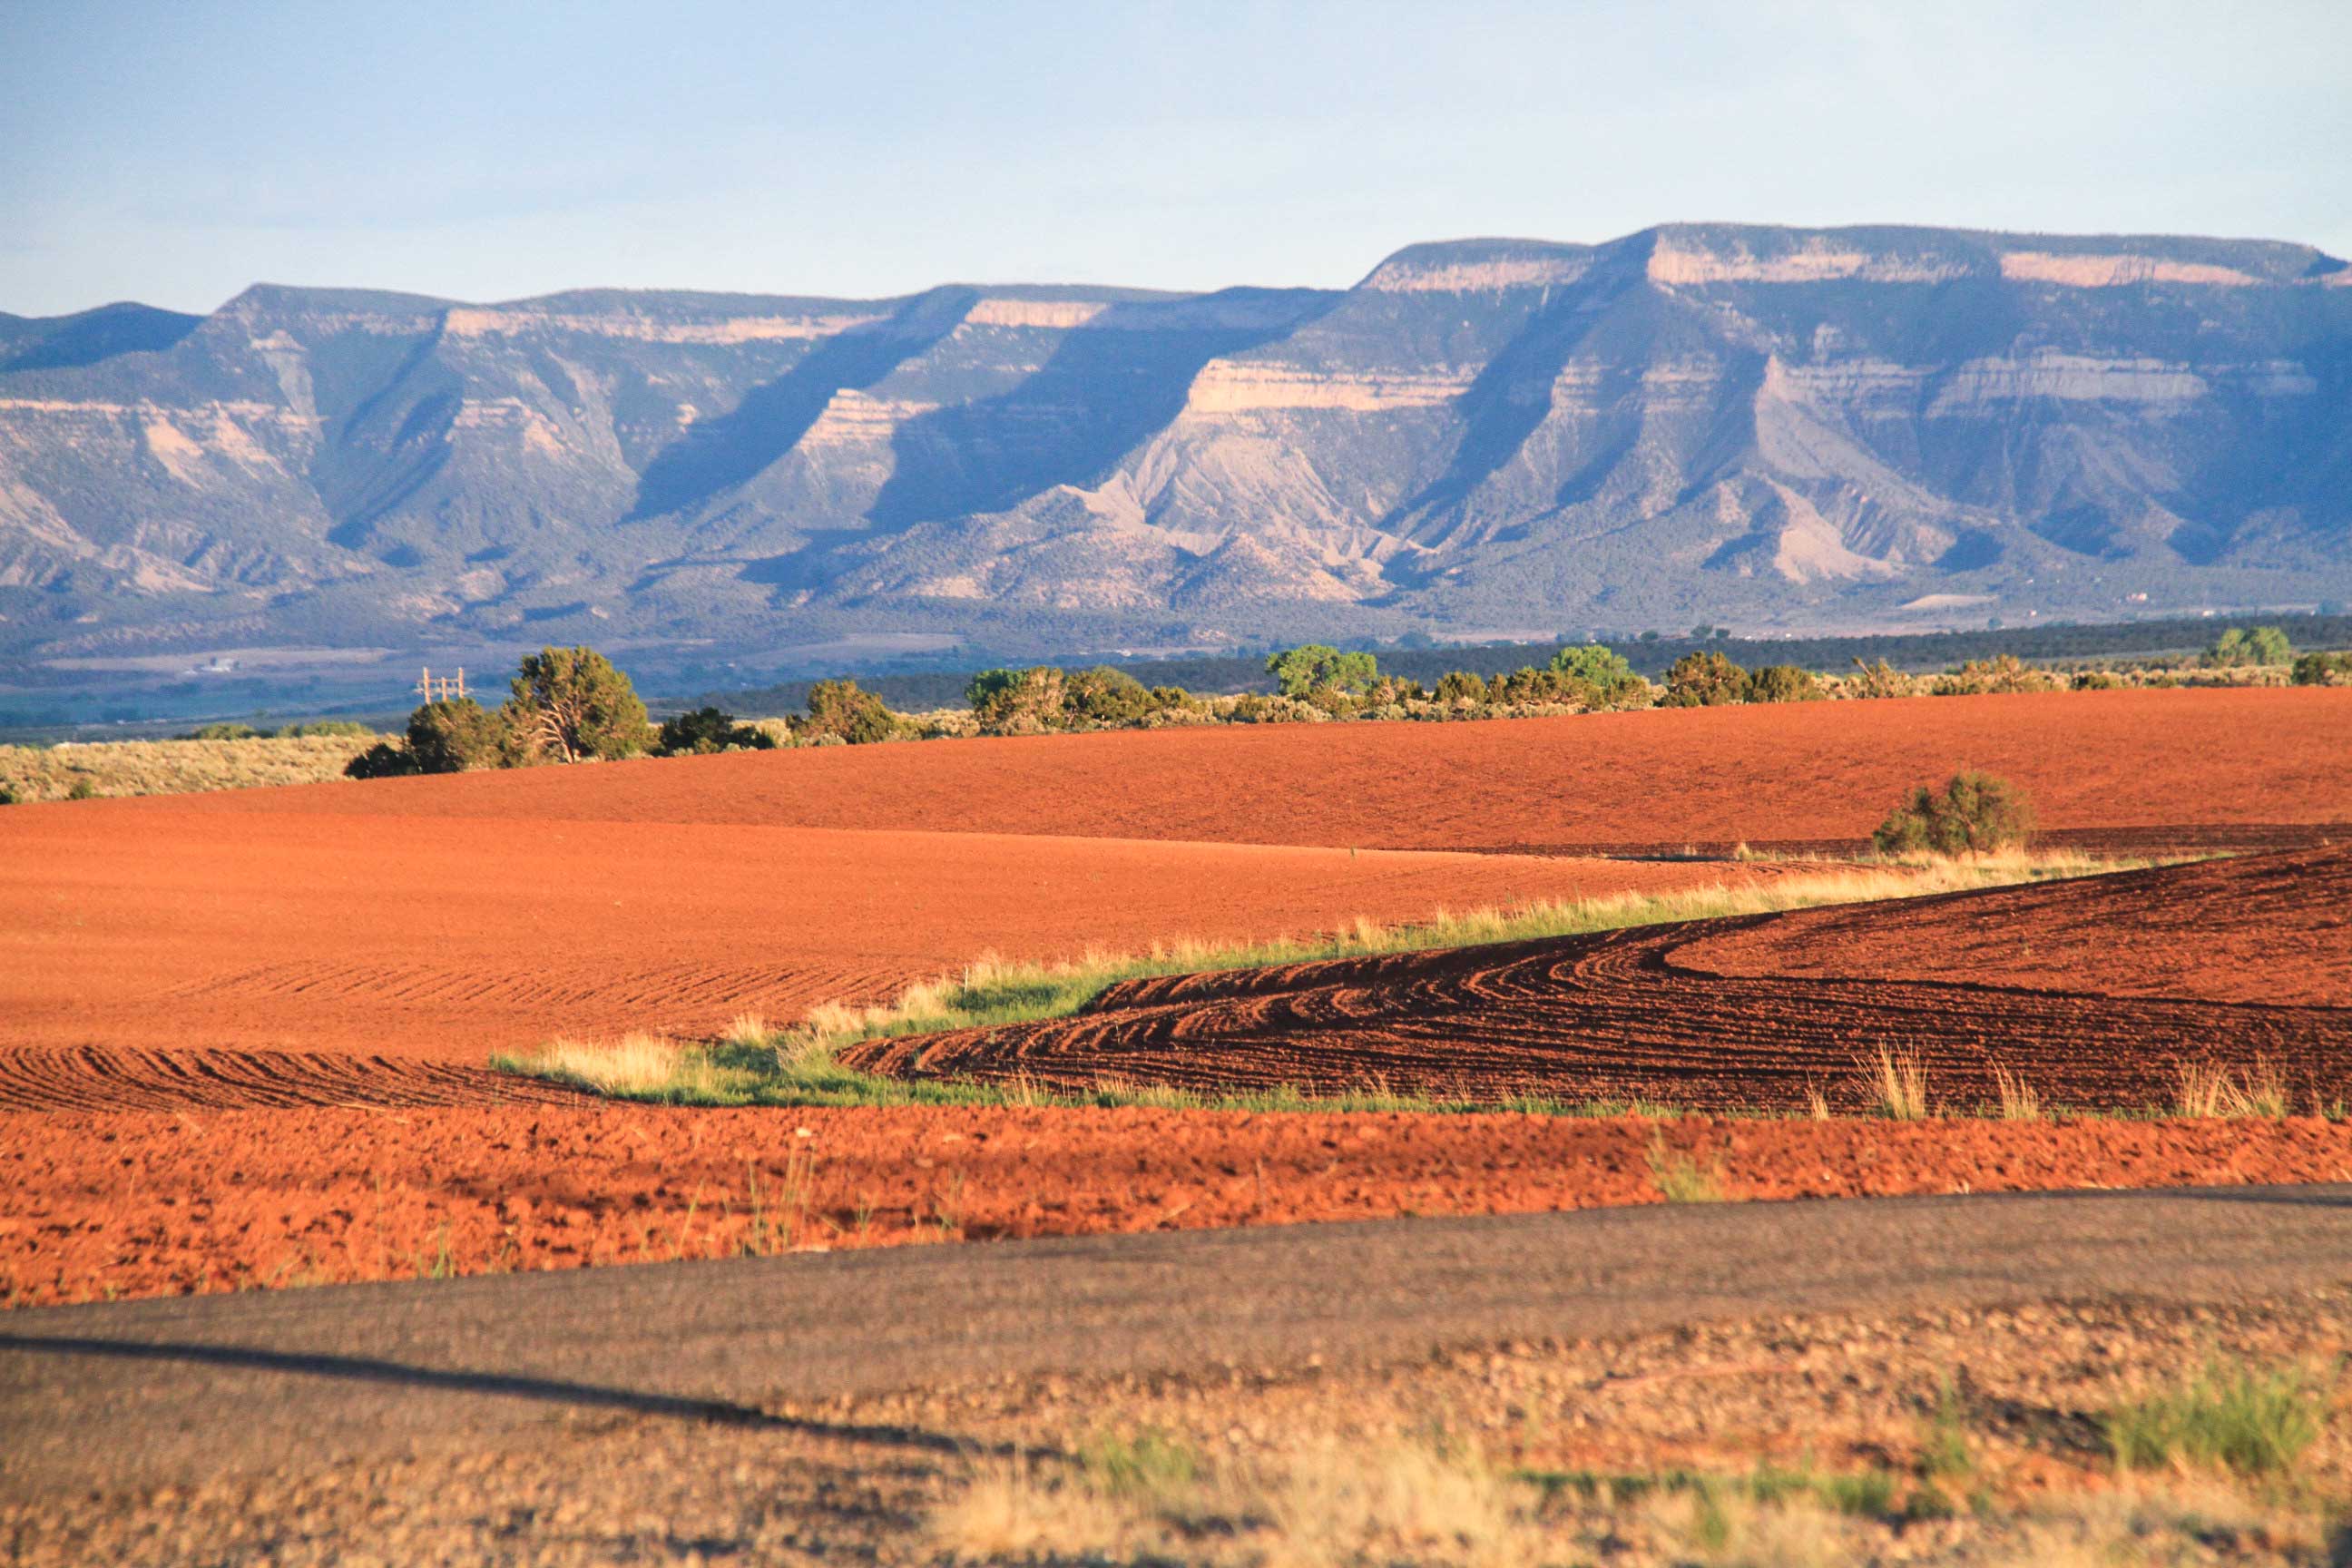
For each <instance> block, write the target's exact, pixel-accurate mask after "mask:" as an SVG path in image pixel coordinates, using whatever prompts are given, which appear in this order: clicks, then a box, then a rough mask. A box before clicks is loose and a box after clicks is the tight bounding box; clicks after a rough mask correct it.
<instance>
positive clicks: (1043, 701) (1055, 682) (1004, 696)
mask: <svg viewBox="0 0 2352 1568" xmlns="http://www.w3.org/2000/svg"><path fill="white" fill-rule="evenodd" d="M963 694H964V697H965V700H968V701H969V702H971V711H972V716H973V717H974V718H975V719H977V720H978V721H980V732H981V733H982V734H983V735H1034V734H1037V733H1040V732H1041V731H1046V730H1058V729H1060V728H1061V727H1062V722H1063V714H1064V711H1065V708H1066V690H1065V688H1064V679H1063V675H1062V672H1061V671H1060V670H1058V669H1055V668H1054V667H1053V666H1051V665H1045V664H1041V665H1038V666H1037V667H1035V668H1033V669H1018V670H1016V669H984V670H982V671H981V672H980V673H979V674H978V675H975V676H973V677H972V678H971V683H970V684H969V685H967V686H966V687H965V688H964V693H963Z"/></svg>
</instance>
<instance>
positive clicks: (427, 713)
mask: <svg viewBox="0 0 2352 1568" xmlns="http://www.w3.org/2000/svg"><path fill="white" fill-rule="evenodd" d="M511 743H512V739H511V737H510V735H509V731H508V729H507V724H506V721H505V720H504V719H503V718H501V717H500V715H499V714H497V713H492V712H489V711H488V710H486V709H484V708H483V706H482V705H481V704H480V703H478V702H477V701H475V700H473V699H472V698H470V697H449V698H443V699H441V700H439V701H436V702H427V703H425V705H424V706H423V707H421V708H419V709H417V710H415V712H413V713H411V714H410V715H409V716H408V756H409V760H410V761H411V762H413V763H415V764H416V765H415V771H416V772H418V773H464V772H466V771H467V769H469V768H495V767H500V766H503V765H504V764H505V763H506V762H507V761H508V752H509V748H510V746H511ZM371 754H373V753H371ZM370 776H381V775H370Z"/></svg>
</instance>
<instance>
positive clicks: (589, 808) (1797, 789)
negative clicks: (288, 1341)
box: [159, 688, 2352, 853]
mask: <svg viewBox="0 0 2352 1568" xmlns="http://www.w3.org/2000/svg"><path fill="white" fill-rule="evenodd" d="M2347 755H2352V689H2326V688H2279V689H2236V690H2218V689H2217V690H2184V691H2107V692H2050V693H2044V694H2039V695H2032V696H2017V697H1950V698H1917V699H1914V700H1907V701H1885V702H1810V703H1795V704H1781V705H1777V706H1770V707H1755V708H1747V707H1738V708H1707V709H1679V710H1656V711H1651V712H1643V713H1596V714H1584V715H1580V716H1577V717H1573V718H1560V719H1520V720H1509V721H1493V722H1475V723H1460V724H1411V723H1393V724H1381V723H1374V724H1291V725H1275V726H1263V727H1255V726H1248V725H1224V726H1219V727H1216V728H1213V729H1202V730H1168V731H1122V732H1116V733H1107V734H1095V735H1060V736H1044V737H1035V738H1028V739H1020V740H990V741H954V742H927V743H924V744H919V745H909V746H850V747H833V748H825V749H823V750H811V751H800V752H747V753H737V754H733V755H729V756H719V757H697V758H691V759H687V760H683V761H676V762H639V763H617V764H609V765H606V766H603V767H595V768H544V769H534V770H530V771H528V772H523V773H477V774H467V775H465V776H462V777H457V778H436V779H391V780H385V781H383V782H381V783H377V784H365V785H357V786H354V785H347V784H317V785H308V786H304V787H302V788H299V789H290V790H268V791H264V790H246V791H240V792H234V793H229V794H223V795H207V796H204V797H201V798H200V799H196V800H194V801H193V802H192V803H191V804H192V806H193V808H194V809H200V810H203V811H206V812H218V813H221V814H224V815H236V814H244V813H247V812H260V813H265V814H282V813H286V812H292V811H320V812H352V811H360V810H364V811H367V812H371V813H374V814H377V815H381V816H415V817H429V818H447V817H453V816H488V817H516V818H525V819H530V820H535V821H541V822H554V821H559V820H564V819H572V820H596V821H621V820H627V821H638V822H667V823H705V824H760V825H767V826H806V827H844V828H896V829H904V830H909V831H921V832H929V831H938V830H952V831H959V832H973V833H1011V834H1053V835H1066V836H1077V837H1111V838H1152V839H1187V840H1198V841H1202V842H1218V843H1247V844H1313V845H1328V846H1340V847H1345V846H1350V845H1353V846H1358V847H1366V848H1370V847H1375V846H1377V847H1383V848H1427V849H1496V848H1502V849H1508V848H1515V847H1534V848H1538V849H1543V850H1547V851H1553V852H1571V853H1572V852H1582V851H1587V850H1591V849H1594V848H1601V847H1607V848H1610V849H1612V850H1615V851H1618V852H1622V851H1626V850H1631V849H1663V850H1667V851H1673V850H1677V849H1679V848H1681V847H1682V846H1684V845H1685V844H1693V845H1701V846H1704V845H1709V844H1713V845H1723V846H1728V845H1730V844H1732V843H1734V842H1735V841H1740V840H1745V841H1747V842H1748V843H1750V844H1768V843H1769V844H1782V843H1817V844H1852V843H1853V842H1855V841H1857V840H1860V839H1862V838H1864V837H1867V836H1868V834H1869V832H1870V830H1871V829H1872V828H1873V827H1874V826H1876V825H1877V823H1878V821H1879V819H1880V818H1881V817H1883V816H1885V814H1886V811H1887V808H1888V807H1889V806H1891V805H1894V803H1895V798H1896V797H1897V796H1898V795H1901V794H1902V793H1903V792H1904V791H1906V790H1907V789H1908V788H1910V786H1911V785H1913V784H1919V783H1923V782H1928V781H1940V780H1941V779H1943V778H1944V777H1945V776H1947V775H1948V774H1949V773H1952V772H1953V771H1954V770H1955V769H1957V768H1959V767H1962V766H1970V767H1979V768H1984V769H1987V770H1990V771H1991V772H1993V773H2000V774H2002V775H2004V776H2006V777H2008V778H2011V779H2012V780H2014V781H2016V782H2017V783H2018V784H2022V785H2024V786H2025V788H2026V789H2027V790H2028V791H2029V792H2030V793H2031V794H2032V797H2033V800H2034V804H2035V805H2036V807H2037V808H2038V810H2039V813H2040V816H2041V820H2042V826H2044V827H2045V828H2048V829H2052V830H2053V831H2054V832H2055V833H2056V834H2057V836H2058V837H2061V838H2063V839H2067V840H2075V839H2078V838H2086V839H2087V841H2088V842H2090V843H2092V844H2094V845H2095V846H2098V847H2117V846H2120V847H2126V848H2128V847H2137V846H2141V845H2148V844H2159V845H2168V844H2173V843H2187V844H2206V845H2213V846H2215V847H2295V846H2298V845H2300V844H2302V843H2304V842H2306V841H2307V840H2306V839H2305V837H2304V836H2302V835H2300V834H2297V833H2295V832H2293V831H2291V830H2292V829H2295V828H2303V827H2308V826H2312V825H2315V824H2352V767H2347V765H2346V763H2347ZM355 800H364V801H365V802H366V804H365V805H363V806H362V805H355V804H354V801H355ZM159 808H160V809H178V803H176V802H175V803H173V805H172V806H170V807H160V806H159ZM2126 830H2127V831H2126ZM414 831H416V832H423V831H425V829H424V828H423V826H421V825H420V826H417V827H416V828H415V829H414Z"/></svg>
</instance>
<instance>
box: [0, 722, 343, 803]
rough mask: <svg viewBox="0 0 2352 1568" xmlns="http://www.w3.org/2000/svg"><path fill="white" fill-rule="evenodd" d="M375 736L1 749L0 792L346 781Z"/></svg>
mask: <svg viewBox="0 0 2352 1568" xmlns="http://www.w3.org/2000/svg"><path fill="white" fill-rule="evenodd" d="M378 739H379V737H377V736H373V735H305V736H297V737H291V738H287V739H276V738H263V739H257V740H250V741H103V742H94V743H91V744H88V745H71V746H0V789H5V790H6V791H7V792H8V793H9V794H11V795H15V796H16V798H17V799H18V800H19V801H37V800H65V799H68V797H70V796H71V795H73V793H74V789H75V786H76V785H78V784H79V785H81V786H84V787H85V788H86V790H87V792H88V793H89V795H97V796H108V795H190V794H194V793H197V792H200V791H204V790H215V789H251V788H255V787H257V786H259V785H264V784H315V783H317V782H319V781H320V780H321V779H333V778H341V776H342V773H343V767H344V764H345V763H349V762H350V761H351V760H352V758H353V757H355V756H357V755H359V754H360V753H361V752H364V751H366V750H367V749H368V748H369V747H370V746H372V745H373V744H374V743H375V742H376V741H377V740H378Z"/></svg>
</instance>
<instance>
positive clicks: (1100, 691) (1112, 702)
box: [1062, 664, 1151, 725]
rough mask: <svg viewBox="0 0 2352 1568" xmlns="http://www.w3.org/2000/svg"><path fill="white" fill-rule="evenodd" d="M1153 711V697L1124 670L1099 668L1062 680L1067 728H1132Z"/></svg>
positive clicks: (1063, 708)
mask: <svg viewBox="0 0 2352 1568" xmlns="http://www.w3.org/2000/svg"><path fill="white" fill-rule="evenodd" d="M1150 711H1151V693H1150V691H1148V690H1146V689H1144V685H1143V682H1141V681H1139V680H1138V679H1135V677H1133V676H1131V675H1129V674H1128V673H1127V671H1125V670H1123V669H1113V668H1111V667H1110V666H1109V665H1107V664H1098V665H1097V666H1095V668H1092V669H1081V670H1077V671H1076V672H1074V673H1072V674H1069V675H1066V676H1064V677H1063V678H1062V720H1063V722H1065V723H1066V724H1099V725H1113V724H1132V723H1134V722H1135V721H1137V720H1139V719H1140V718H1142V717H1143V716H1144V715H1145V714H1146V713H1149V712H1150Z"/></svg>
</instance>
